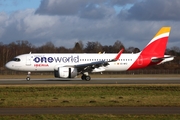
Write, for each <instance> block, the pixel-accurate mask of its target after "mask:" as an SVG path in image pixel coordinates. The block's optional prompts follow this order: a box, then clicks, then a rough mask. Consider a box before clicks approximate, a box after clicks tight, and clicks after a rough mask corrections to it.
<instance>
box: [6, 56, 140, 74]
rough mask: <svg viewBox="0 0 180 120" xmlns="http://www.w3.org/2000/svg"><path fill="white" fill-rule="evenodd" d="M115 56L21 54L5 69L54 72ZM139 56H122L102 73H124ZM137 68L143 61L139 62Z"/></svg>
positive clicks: (106, 59) (107, 59)
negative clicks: (61, 68)
mask: <svg viewBox="0 0 180 120" xmlns="http://www.w3.org/2000/svg"><path fill="white" fill-rule="evenodd" d="M115 56H116V54H43V53H42V54H41V53H39V54H23V55H19V56H17V57H16V58H18V59H20V60H19V61H10V62H8V63H7V64H6V67H7V68H11V69H12V70H19V71H54V70H55V69H56V67H59V66H62V67H63V66H74V65H80V64H85V63H91V62H96V61H109V60H111V59H112V58H114V57H115ZM138 56H139V54H122V55H121V57H120V58H119V59H118V60H117V61H115V62H109V65H107V66H106V67H103V69H104V71H125V70H128V69H129V67H130V66H131V65H132V64H133V63H134V62H135V61H136V60H137V58H138ZM138 63H139V66H141V65H142V64H143V61H141V60H139V62H138Z"/></svg>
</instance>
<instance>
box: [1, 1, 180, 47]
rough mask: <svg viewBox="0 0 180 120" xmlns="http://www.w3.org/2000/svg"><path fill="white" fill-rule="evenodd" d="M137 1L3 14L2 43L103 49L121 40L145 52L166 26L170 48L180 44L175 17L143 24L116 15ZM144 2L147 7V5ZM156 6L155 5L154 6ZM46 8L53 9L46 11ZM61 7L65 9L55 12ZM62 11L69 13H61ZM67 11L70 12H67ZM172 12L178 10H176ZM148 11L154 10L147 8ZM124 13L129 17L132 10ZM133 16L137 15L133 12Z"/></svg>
mask: <svg viewBox="0 0 180 120" xmlns="http://www.w3.org/2000/svg"><path fill="white" fill-rule="evenodd" d="M133 1H134V0H128V1H127V3H126V2H124V1H121V0H120V1H117V0H112V1H110V0H106V2H104V0H97V1H96V0H92V1H91V0H87V1H84V0H77V2H72V3H71V2H68V3H66V1H64V0H50V1H49V0H42V2H41V5H40V7H39V8H38V9H37V10H35V9H26V10H23V11H22V10H19V11H16V12H13V13H12V14H7V13H2V12H1V13H0V42H3V43H10V42H12V41H16V40H28V41H29V42H30V43H32V44H34V45H43V44H44V43H46V42H48V41H51V42H53V43H54V44H55V46H65V47H73V46H74V43H75V42H77V41H79V40H82V41H83V42H84V43H86V42H87V41H98V42H100V43H101V44H102V45H113V44H114V42H115V41H116V40H120V41H121V42H122V43H123V44H124V45H125V47H130V46H133V47H139V48H140V49H143V47H144V46H145V45H146V44H147V43H148V42H149V41H150V39H151V38H152V37H153V36H154V35H155V33H156V32H157V31H158V30H159V29H160V28H161V27H162V26H172V32H171V34H170V39H169V44H168V45H169V46H168V47H172V46H176V45H177V44H178V43H180V42H179V40H178V39H179V27H180V25H179V21H176V20H173V18H171V17H169V18H171V19H172V20H171V19H168V20H167V19H165V20H161V19H158V20H155V19H153V20H150V19H149V20H142V19H141V20H139V19H130V17H129V19H124V18H122V17H124V16H119V15H120V14H119V15H117V14H116V12H115V10H114V5H120V6H123V5H127V4H133ZM141 1H142V0H141ZM152 1H153V0H152ZM167 1H168V0H167ZM135 2H136V3H135V5H134V6H136V5H137V4H138V2H139V0H135ZM143 2H144V4H146V2H147V1H143ZM155 3H156V2H155V1H153V2H152V3H151V4H155ZM174 3H175V2H174ZM72 4H74V6H72V7H71V8H69V7H68V6H70V5H72ZM139 4H140V3H139ZM164 4H165V3H164ZM88 5H89V6H88ZM45 6H46V7H47V6H49V7H47V8H46V9H45ZM57 6H59V7H61V8H57V9H53V7H54V8H56V7H57ZM163 6H164V7H165V6H166V5H163ZM163 6H162V7H163ZM176 6H178V4H177V5H176ZM179 7H180V5H179ZM79 8H80V9H79ZM51 9H52V10H51ZM60 9H62V10H65V11H59V10H60ZM67 9H70V10H69V11H66V10H67ZM129 9H135V8H133V7H132V8H129ZM162 9H163V8H162ZM164 9H165V8H164ZM168 9H174V10H175V8H172V7H171V8H168ZM54 10H55V11H54ZM147 10H150V9H148V8H147ZM38 11H39V12H38ZM40 11H41V12H40ZM152 11H153V10H152ZM35 12H36V13H38V14H36V13H35ZM53 12H54V13H53ZM63 12H64V13H63ZM124 12H127V13H129V11H128V9H126V11H125V10H124ZM162 12H163V11H162ZM143 13H144V11H143ZM124 14H126V13H124ZM176 14H177V13H176ZM132 15H134V16H135V15H136V14H135V13H133V12H131V16H132ZM144 17H146V15H144ZM154 18H155V16H154Z"/></svg>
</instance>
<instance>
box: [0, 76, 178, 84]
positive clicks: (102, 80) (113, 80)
mask: <svg viewBox="0 0 180 120" xmlns="http://www.w3.org/2000/svg"><path fill="white" fill-rule="evenodd" d="M29 84H180V78H179V77H168V78H167V77H161V78H150V77H143V78H132V77H131V78H127V77H126V78H92V80H91V81H83V80H81V79H80V78H75V79H57V78H46V79H31V80H30V81H26V80H25V79H0V85H29Z"/></svg>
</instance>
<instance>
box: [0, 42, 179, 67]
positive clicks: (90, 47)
mask: <svg viewBox="0 0 180 120" xmlns="http://www.w3.org/2000/svg"><path fill="white" fill-rule="evenodd" d="M122 48H123V49H124V53H138V52H139V51H140V49H139V48H137V47H133V46H130V47H128V48H125V46H124V45H123V43H122V42H121V41H119V40H117V41H115V43H114V44H113V45H101V43H99V42H98V41H96V42H87V43H86V44H85V45H84V44H83V42H82V41H78V42H76V43H74V47H73V48H66V47H64V46H59V47H57V46H55V45H54V44H53V43H52V42H46V43H45V44H43V45H41V46H38V47H37V46H34V45H33V44H31V43H30V42H29V41H27V40H21V41H20V40H19V41H16V42H11V43H9V44H3V43H2V42H0V68H1V70H4V69H5V67H4V65H5V64H6V62H8V61H10V60H11V59H13V58H14V57H15V56H17V55H20V54H26V53H30V52H32V53H99V52H105V53H117V52H119V50H120V49H122ZM166 54H169V55H173V56H175V59H174V60H173V61H171V62H169V63H165V64H163V65H160V66H153V67H151V68H150V69H172V70H177V69H180V48H179V47H177V46H174V47H172V48H168V49H166Z"/></svg>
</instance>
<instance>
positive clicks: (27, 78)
mask: <svg viewBox="0 0 180 120" xmlns="http://www.w3.org/2000/svg"><path fill="white" fill-rule="evenodd" d="M30 76H31V72H28V74H27V77H26V80H27V81H30V80H31V78H30Z"/></svg>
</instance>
